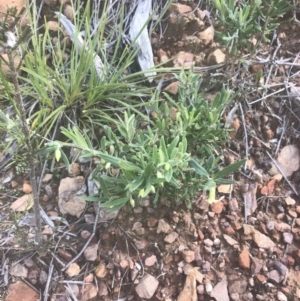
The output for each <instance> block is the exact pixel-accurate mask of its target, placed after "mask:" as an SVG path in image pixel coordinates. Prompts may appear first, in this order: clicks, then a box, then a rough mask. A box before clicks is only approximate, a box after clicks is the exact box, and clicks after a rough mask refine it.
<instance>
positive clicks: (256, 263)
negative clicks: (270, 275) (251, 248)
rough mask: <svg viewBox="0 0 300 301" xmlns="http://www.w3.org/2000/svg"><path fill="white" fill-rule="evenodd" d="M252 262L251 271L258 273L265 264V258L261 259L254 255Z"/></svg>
mask: <svg viewBox="0 0 300 301" xmlns="http://www.w3.org/2000/svg"><path fill="white" fill-rule="evenodd" d="M251 262H252V263H251V273H252V274H258V273H259V272H260V270H261V269H262V267H263V265H264V262H263V260H261V259H259V258H257V257H252V258H251Z"/></svg>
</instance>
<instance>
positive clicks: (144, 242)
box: [134, 239, 148, 250]
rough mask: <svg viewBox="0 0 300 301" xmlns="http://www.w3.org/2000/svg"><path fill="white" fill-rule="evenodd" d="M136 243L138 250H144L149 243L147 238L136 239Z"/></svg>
mask: <svg viewBox="0 0 300 301" xmlns="http://www.w3.org/2000/svg"><path fill="white" fill-rule="evenodd" d="M134 245H135V246H136V248H137V249H138V250H143V249H145V248H146V246H147V245H148V241H147V240H146V239H141V240H135V242H134Z"/></svg>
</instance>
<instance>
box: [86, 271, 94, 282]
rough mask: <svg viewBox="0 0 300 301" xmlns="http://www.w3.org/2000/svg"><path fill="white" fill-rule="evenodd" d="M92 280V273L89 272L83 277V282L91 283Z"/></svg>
mask: <svg viewBox="0 0 300 301" xmlns="http://www.w3.org/2000/svg"><path fill="white" fill-rule="evenodd" d="M93 281H94V274H92V273H89V274H88V275H87V276H86V277H85V278H84V282H86V283H92V282H93Z"/></svg>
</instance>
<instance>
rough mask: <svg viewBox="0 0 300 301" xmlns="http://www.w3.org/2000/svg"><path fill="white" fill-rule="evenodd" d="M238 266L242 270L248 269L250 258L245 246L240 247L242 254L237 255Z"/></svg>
mask: <svg viewBox="0 0 300 301" xmlns="http://www.w3.org/2000/svg"><path fill="white" fill-rule="evenodd" d="M239 266H240V267H241V268H242V269H250V256H249V251H248V248H247V247H246V246H243V247H242V252H241V253H240V254H239Z"/></svg>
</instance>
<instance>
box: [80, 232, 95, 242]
mask: <svg viewBox="0 0 300 301" xmlns="http://www.w3.org/2000/svg"><path fill="white" fill-rule="evenodd" d="M91 235H92V233H91V232H89V231H87V230H83V231H81V232H80V236H81V238H82V239H84V240H87V239H88V238H89V237H90V236H91Z"/></svg>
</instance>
